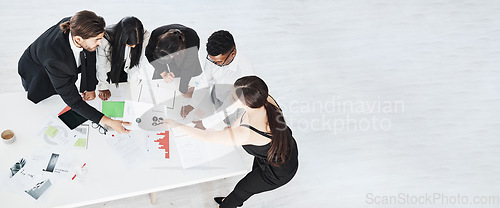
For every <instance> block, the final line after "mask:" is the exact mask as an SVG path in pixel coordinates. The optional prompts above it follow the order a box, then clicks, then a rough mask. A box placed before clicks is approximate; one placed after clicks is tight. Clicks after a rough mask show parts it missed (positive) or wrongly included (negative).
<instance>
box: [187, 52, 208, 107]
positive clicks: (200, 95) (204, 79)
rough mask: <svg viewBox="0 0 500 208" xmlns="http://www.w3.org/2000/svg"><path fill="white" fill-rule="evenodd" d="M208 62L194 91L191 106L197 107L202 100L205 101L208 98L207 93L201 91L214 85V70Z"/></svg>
mask: <svg viewBox="0 0 500 208" xmlns="http://www.w3.org/2000/svg"><path fill="white" fill-rule="evenodd" d="M209 64H211V63H209V62H208V61H205V65H204V67H203V72H202V73H201V75H200V80H199V83H198V85H197V86H195V88H194V91H193V96H192V98H191V99H190V101H189V105H191V106H193V107H196V106H197V105H198V104H199V103H200V102H201V100H203V99H204V97H205V96H206V92H205V91H204V90H200V89H203V88H208V87H210V86H212V84H213V83H214V78H213V74H212V72H213V69H212V68H211V67H210V66H209Z"/></svg>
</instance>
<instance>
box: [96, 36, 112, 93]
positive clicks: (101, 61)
mask: <svg viewBox="0 0 500 208" xmlns="http://www.w3.org/2000/svg"><path fill="white" fill-rule="evenodd" d="M107 50H109V42H108V41H107V40H106V39H105V38H103V39H102V44H101V45H99V47H97V51H96V77H97V81H98V83H97V89H98V90H107V89H109V86H108V84H109V83H108V82H107V81H106V80H107V79H108V75H107V74H108V72H109V71H111V63H110V62H109V60H108V56H107V54H108V53H107Z"/></svg>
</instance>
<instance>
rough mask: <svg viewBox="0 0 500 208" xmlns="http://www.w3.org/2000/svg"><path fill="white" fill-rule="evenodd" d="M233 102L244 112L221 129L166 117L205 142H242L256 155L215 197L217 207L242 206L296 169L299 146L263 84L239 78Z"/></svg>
mask: <svg viewBox="0 0 500 208" xmlns="http://www.w3.org/2000/svg"><path fill="white" fill-rule="evenodd" d="M232 96H233V98H232V99H233V100H234V101H235V103H234V105H236V106H237V107H239V108H243V109H245V113H243V115H242V116H241V117H240V118H239V120H240V122H235V123H234V124H233V125H232V126H231V127H230V128H228V129H226V130H224V131H205V130H201V129H197V128H193V127H189V126H186V125H182V124H179V123H177V122H176V121H173V120H170V119H167V120H166V123H167V125H168V126H169V127H170V128H177V129H179V130H181V131H183V132H185V133H187V134H188V135H189V136H191V137H194V138H196V139H199V140H202V141H205V142H215V143H219V144H225V145H235V146H236V145H242V146H243V149H245V151H247V152H248V153H249V154H251V155H253V156H255V158H254V161H253V166H252V171H250V173H248V174H247V175H246V176H245V177H244V178H243V179H241V180H240V181H239V182H238V184H236V187H235V188H234V190H233V191H232V192H231V193H230V194H229V195H228V196H226V197H215V198H214V200H215V201H216V202H217V203H218V204H220V206H219V207H221V208H222V207H237V206H242V205H243V202H244V201H246V200H247V199H248V198H250V196H252V195H254V194H257V193H261V192H264V191H270V190H273V189H276V188H278V187H280V186H283V185H285V184H286V183H288V182H289V181H290V180H291V179H292V178H293V177H294V175H295V173H296V172H297V169H298V165H299V163H298V149H297V144H296V142H295V139H294V138H293V137H292V131H291V130H290V128H288V126H287V125H286V123H285V120H284V118H283V114H282V112H281V109H280V108H279V106H278V104H277V103H276V102H275V101H274V99H273V98H272V97H271V96H270V95H269V94H268V88H267V85H266V83H265V82H264V81H263V80H262V79H260V78H259V77H256V76H246V77H242V78H240V79H238V80H236V82H235V83H234V90H233V92H232Z"/></svg>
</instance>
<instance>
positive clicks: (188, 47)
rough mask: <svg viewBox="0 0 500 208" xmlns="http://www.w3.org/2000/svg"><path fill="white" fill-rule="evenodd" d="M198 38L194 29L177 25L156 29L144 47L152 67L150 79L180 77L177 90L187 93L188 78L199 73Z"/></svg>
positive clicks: (167, 79)
mask: <svg viewBox="0 0 500 208" xmlns="http://www.w3.org/2000/svg"><path fill="white" fill-rule="evenodd" d="M199 49H200V37H198V34H196V31H194V30H193V29H191V28H189V27H186V26H184V25H181V24H171V25H165V26H162V27H159V28H156V29H155V30H153V32H151V37H150V39H149V42H148V45H147V46H146V51H145V54H146V58H147V59H148V61H149V62H150V63H151V65H153V67H154V68H155V72H154V74H153V79H162V78H163V79H164V80H165V81H166V82H171V81H172V80H173V78H174V77H175V78H178V77H180V78H181V80H180V84H179V91H180V92H181V93H183V94H186V93H188V84H189V81H190V80H191V78H192V77H195V76H198V75H200V74H201V72H202V71H201V64H200V60H199V58H198V50H199Z"/></svg>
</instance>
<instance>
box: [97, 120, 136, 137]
mask: <svg viewBox="0 0 500 208" xmlns="http://www.w3.org/2000/svg"><path fill="white" fill-rule="evenodd" d="M100 123H103V124H106V126H108V127H110V128H112V129H113V130H115V131H116V132H117V133H119V134H123V133H127V134H128V133H129V132H130V130H128V129H126V128H125V127H123V125H127V126H129V125H130V122H123V121H120V120H113V119H111V118H109V117H107V116H103V117H102V118H101V121H100Z"/></svg>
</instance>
